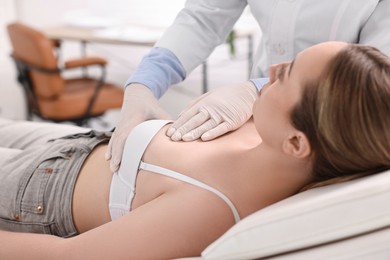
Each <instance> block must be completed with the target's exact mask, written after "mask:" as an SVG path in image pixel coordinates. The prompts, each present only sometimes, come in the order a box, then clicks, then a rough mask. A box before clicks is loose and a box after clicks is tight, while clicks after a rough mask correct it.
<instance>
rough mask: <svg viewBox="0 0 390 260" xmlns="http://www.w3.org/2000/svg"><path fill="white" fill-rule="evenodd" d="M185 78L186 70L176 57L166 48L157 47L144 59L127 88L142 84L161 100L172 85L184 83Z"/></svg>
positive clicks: (128, 82)
mask: <svg viewBox="0 0 390 260" xmlns="http://www.w3.org/2000/svg"><path fill="white" fill-rule="evenodd" d="M185 77H186V72H185V69H184V67H183V65H182V64H181V63H180V61H179V60H178V58H177V57H176V55H175V54H173V52H171V51H170V50H168V49H166V48H160V47H155V48H153V49H152V50H151V51H150V52H149V53H148V54H147V55H145V56H144V57H143V59H142V61H141V63H140V64H139V66H138V67H137V68H136V70H135V71H134V72H133V74H132V75H131V76H130V78H129V79H128V80H127V81H126V84H125V87H128V85H129V84H131V83H140V84H143V85H145V86H146V87H148V88H149V89H150V90H151V91H152V92H153V94H154V96H155V97H156V98H160V97H161V96H162V95H163V94H164V93H165V92H166V91H167V89H168V88H169V87H170V86H171V85H173V84H177V83H179V82H181V81H183V80H184V79H185Z"/></svg>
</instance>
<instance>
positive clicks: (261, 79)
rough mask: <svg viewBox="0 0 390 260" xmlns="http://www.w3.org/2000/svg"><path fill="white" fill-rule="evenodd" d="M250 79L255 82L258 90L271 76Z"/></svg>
mask: <svg viewBox="0 0 390 260" xmlns="http://www.w3.org/2000/svg"><path fill="white" fill-rule="evenodd" d="M250 81H251V82H252V83H253V84H255V86H256V88H257V91H260V90H261V89H262V88H263V87H264V85H265V84H267V83H268V82H269V78H256V79H250Z"/></svg>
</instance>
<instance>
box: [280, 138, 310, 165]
mask: <svg viewBox="0 0 390 260" xmlns="http://www.w3.org/2000/svg"><path fill="white" fill-rule="evenodd" d="M283 151H284V152H285V153H286V154H289V155H291V156H293V157H295V158H299V159H303V158H306V157H308V156H309V155H310V154H311V146H310V142H309V139H308V138H307V136H306V135H305V134H304V133H303V132H300V131H297V132H295V133H293V134H291V135H290V136H288V137H287V138H286V139H285V140H284V142H283Z"/></svg>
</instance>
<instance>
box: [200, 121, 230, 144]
mask: <svg viewBox="0 0 390 260" xmlns="http://www.w3.org/2000/svg"><path fill="white" fill-rule="evenodd" d="M232 130H233V128H232V126H231V125H230V124H229V123H227V122H222V123H221V124H219V125H217V126H216V127H214V128H213V129H211V130H209V131H207V132H205V133H204V134H203V135H202V136H201V138H202V140H203V141H210V140H213V139H215V138H217V137H219V136H221V135H223V134H226V133H227V132H229V131H232Z"/></svg>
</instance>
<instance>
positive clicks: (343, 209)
mask: <svg viewBox="0 0 390 260" xmlns="http://www.w3.org/2000/svg"><path fill="white" fill-rule="evenodd" d="M389 201H390V171H385V172H383V173H378V174H376V175H372V176H368V177H364V178H360V179H356V180H353V181H349V182H345V183H339V184H333V185H329V186H324V187H319V188H315V189H311V190H307V191H305V192H302V193H299V194H296V195H294V196H292V197H289V198H287V199H285V200H282V201H280V202H278V203H275V204H273V205H271V206H268V207H266V208H264V209H262V210H259V211H258V212H255V213H254V214H252V215H250V216H248V217H246V218H244V219H243V220H242V221H240V222H239V223H237V224H236V225H235V226H233V227H232V228H231V229H230V230H228V231H227V232H226V233H225V234H224V235H223V236H221V237H220V238H219V239H218V240H216V241H215V242H214V243H212V244H211V245H210V246H208V247H207V248H206V249H205V250H204V251H203V252H202V259H203V258H204V259H251V258H259V257H268V256H273V255H277V254H281V253H286V252H292V251H295V250H299V249H302V248H308V247H311V246H316V245H321V244H324V243H329V242H332V241H337V240H340V239H346V238H349V237H352V236H356V235H359V234H362V233H365V232H369V231H372V230H376V229H379V228H383V227H386V226H388V225H390V206H389Z"/></svg>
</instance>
